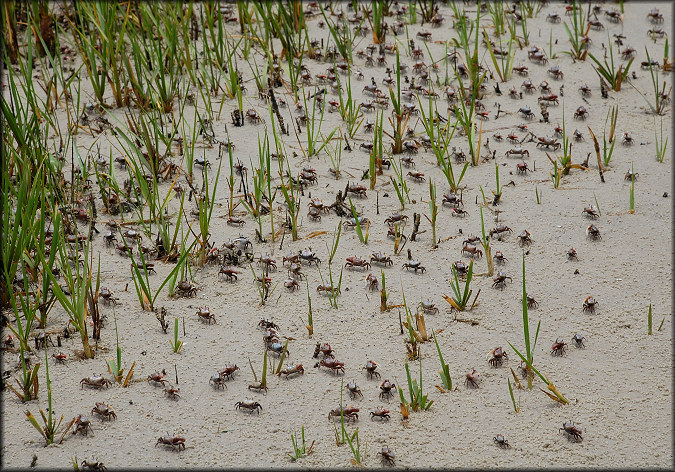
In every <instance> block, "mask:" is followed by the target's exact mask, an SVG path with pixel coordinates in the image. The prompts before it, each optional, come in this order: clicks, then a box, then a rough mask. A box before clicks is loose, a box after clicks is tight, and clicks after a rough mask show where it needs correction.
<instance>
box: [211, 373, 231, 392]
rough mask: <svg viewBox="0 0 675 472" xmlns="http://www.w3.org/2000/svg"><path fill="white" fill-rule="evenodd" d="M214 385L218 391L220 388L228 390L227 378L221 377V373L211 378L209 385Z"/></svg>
mask: <svg viewBox="0 0 675 472" xmlns="http://www.w3.org/2000/svg"><path fill="white" fill-rule="evenodd" d="M211 384H213V386H214V387H215V388H216V389H218V388H223V389H225V388H227V385H225V377H223V376H222V375H220V373H218V372H216V373H215V374H213V375H212V376H211V377H210V378H209V385H211Z"/></svg>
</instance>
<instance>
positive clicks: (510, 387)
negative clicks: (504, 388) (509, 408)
mask: <svg viewBox="0 0 675 472" xmlns="http://www.w3.org/2000/svg"><path fill="white" fill-rule="evenodd" d="M506 382H507V383H508V386H509V396H510V397H511V403H512V404H513V411H515V412H516V414H517V413H520V407H519V406H518V405H516V398H515V397H514V396H513V387H512V386H511V379H509V378H507V379H506ZM518 403H519V404H520V402H518Z"/></svg>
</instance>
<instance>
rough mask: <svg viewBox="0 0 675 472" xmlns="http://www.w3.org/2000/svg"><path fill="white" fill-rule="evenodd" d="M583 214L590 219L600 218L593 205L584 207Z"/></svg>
mask: <svg viewBox="0 0 675 472" xmlns="http://www.w3.org/2000/svg"><path fill="white" fill-rule="evenodd" d="M583 214H584V215H586V216H588V217H590V218H600V213H598V210H596V209H595V207H594V206H593V205H589V206H587V207H584V211H583Z"/></svg>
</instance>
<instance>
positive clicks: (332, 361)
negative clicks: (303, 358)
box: [318, 357, 345, 374]
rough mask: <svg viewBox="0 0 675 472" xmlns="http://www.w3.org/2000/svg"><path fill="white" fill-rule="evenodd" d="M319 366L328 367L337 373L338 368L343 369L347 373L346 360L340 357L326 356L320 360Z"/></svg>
mask: <svg viewBox="0 0 675 472" xmlns="http://www.w3.org/2000/svg"><path fill="white" fill-rule="evenodd" d="M318 366H321V367H328V368H329V369H331V370H332V371H333V373H335V374H337V372H338V370H341V371H342V373H343V374H344V373H345V364H344V362H342V361H341V360H339V359H336V358H335V357H324V358H323V359H321V360H320V361H319V363H318Z"/></svg>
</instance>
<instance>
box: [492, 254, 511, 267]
mask: <svg viewBox="0 0 675 472" xmlns="http://www.w3.org/2000/svg"><path fill="white" fill-rule="evenodd" d="M494 259H495V261H496V262H497V264H500V265H501V264H504V263H505V262H506V261H508V259H507V258H506V257H504V254H503V253H502V251H497V252H495V255H494Z"/></svg>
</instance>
